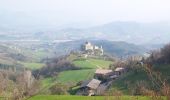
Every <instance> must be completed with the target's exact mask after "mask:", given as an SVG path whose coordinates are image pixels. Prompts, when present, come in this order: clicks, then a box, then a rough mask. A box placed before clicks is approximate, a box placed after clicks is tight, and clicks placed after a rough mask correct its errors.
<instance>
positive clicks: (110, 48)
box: [55, 40, 147, 57]
mask: <svg viewBox="0 0 170 100" xmlns="http://www.w3.org/2000/svg"><path fill="white" fill-rule="evenodd" d="M86 41H90V42H91V43H93V44H95V45H98V46H100V45H102V46H103V49H104V53H105V54H110V55H115V56H118V57H120V56H128V55H135V54H143V53H144V52H145V51H147V49H145V47H143V46H138V45H135V44H131V43H126V42H121V41H120V42H116V41H108V40H77V41H70V42H64V43H58V44H56V46H55V48H56V53H58V54H64V53H69V52H70V51H80V50H81V45H83V44H84V43H85V42H86Z"/></svg>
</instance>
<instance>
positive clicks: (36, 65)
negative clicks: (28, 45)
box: [20, 62, 45, 70]
mask: <svg viewBox="0 0 170 100" xmlns="http://www.w3.org/2000/svg"><path fill="white" fill-rule="evenodd" d="M20 63H21V64H22V65H24V67H25V68H28V69H32V70H35V69H39V68H42V67H43V66H44V65H45V64H43V63H30V62H20Z"/></svg>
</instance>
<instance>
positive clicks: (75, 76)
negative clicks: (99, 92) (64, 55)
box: [57, 69, 95, 83]
mask: <svg viewBox="0 0 170 100" xmlns="http://www.w3.org/2000/svg"><path fill="white" fill-rule="evenodd" d="M94 71H95V70H93V69H88V70H71V71H63V72H61V73H60V74H59V76H58V78H57V81H58V82H61V83H68V82H72V83H77V82H79V81H83V80H87V79H91V78H92V77H93V75H94Z"/></svg>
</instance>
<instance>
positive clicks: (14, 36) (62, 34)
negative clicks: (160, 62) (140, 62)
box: [0, 21, 170, 44]
mask: <svg viewBox="0 0 170 100" xmlns="http://www.w3.org/2000/svg"><path fill="white" fill-rule="evenodd" d="M169 26H170V23H168V22H157V23H156V22H155V23H137V22H131V21H129V22H120V21H116V22H110V23H106V24H103V25H97V26H93V27H89V28H77V27H76V28H75V27H73V25H72V24H71V26H67V27H64V28H62V29H61V28H59V29H56V27H55V28H50V29H45V27H43V28H42V29H41V30H39V31H38V30H36V31H31V32H29V34H28V31H30V30H31V29H32V28H33V27H31V28H29V29H30V30H27V31H24V27H23V28H21V27H20V28H19V29H17V28H16V27H15V29H9V28H6V27H5V28H4V27H1V26H0V30H1V31H0V33H1V34H2V35H1V36H2V37H3V38H1V37H0V40H5V39H6V40H7V39H9V40H23V39H25V40H61V39H62V40H77V39H108V40H114V41H125V42H129V43H135V44H141V43H142V44H143V43H144V44H160V43H167V42H169V38H170V35H169V33H170V30H169ZM46 28H47V27H46ZM22 29H23V30H22ZM7 30H8V31H7ZM9 30H11V31H9ZM139 34H140V35H139ZM18 35H20V37H19V38H18Z"/></svg>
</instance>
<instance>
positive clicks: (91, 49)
mask: <svg viewBox="0 0 170 100" xmlns="http://www.w3.org/2000/svg"><path fill="white" fill-rule="evenodd" d="M83 51H84V52H85V53H86V54H88V55H99V56H101V55H103V48H102V46H100V47H99V46H96V45H93V44H91V43H90V42H86V43H85V44H84V45H83Z"/></svg>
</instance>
